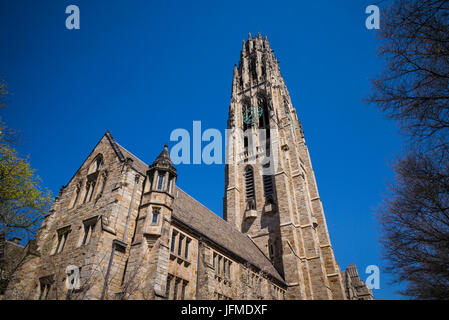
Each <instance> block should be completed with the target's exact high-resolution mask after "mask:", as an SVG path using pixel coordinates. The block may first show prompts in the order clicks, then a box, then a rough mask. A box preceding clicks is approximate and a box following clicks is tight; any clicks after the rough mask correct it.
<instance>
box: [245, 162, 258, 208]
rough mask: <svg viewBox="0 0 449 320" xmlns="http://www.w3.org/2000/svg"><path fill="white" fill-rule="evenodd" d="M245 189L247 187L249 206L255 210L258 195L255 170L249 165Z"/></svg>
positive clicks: (246, 170) (246, 172)
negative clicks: (255, 186)
mask: <svg viewBox="0 0 449 320" xmlns="http://www.w3.org/2000/svg"><path fill="white" fill-rule="evenodd" d="M245 189H246V202H247V204H248V206H249V208H248V209H249V210H254V209H256V208H255V205H256V196H255V190H254V171H253V168H252V167H250V166H247V167H246V168H245Z"/></svg>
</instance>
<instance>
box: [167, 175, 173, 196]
mask: <svg viewBox="0 0 449 320" xmlns="http://www.w3.org/2000/svg"><path fill="white" fill-rule="evenodd" d="M172 181H173V177H171V176H170V177H169V178H168V182H167V192H168V193H170V191H171V184H172Z"/></svg>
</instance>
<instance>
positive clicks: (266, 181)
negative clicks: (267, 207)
mask: <svg viewBox="0 0 449 320" xmlns="http://www.w3.org/2000/svg"><path fill="white" fill-rule="evenodd" d="M262 178H263V189H264V193H265V198H266V199H267V200H268V199H272V195H273V179H272V176H271V175H264V176H262ZM267 202H268V201H267Z"/></svg>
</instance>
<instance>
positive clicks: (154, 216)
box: [151, 208, 159, 225]
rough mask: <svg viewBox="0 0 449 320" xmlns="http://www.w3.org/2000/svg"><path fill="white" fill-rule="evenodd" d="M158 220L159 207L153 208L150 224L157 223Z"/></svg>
mask: <svg viewBox="0 0 449 320" xmlns="http://www.w3.org/2000/svg"><path fill="white" fill-rule="evenodd" d="M158 220H159V208H154V209H153V219H152V220H151V224H153V225H157V223H158Z"/></svg>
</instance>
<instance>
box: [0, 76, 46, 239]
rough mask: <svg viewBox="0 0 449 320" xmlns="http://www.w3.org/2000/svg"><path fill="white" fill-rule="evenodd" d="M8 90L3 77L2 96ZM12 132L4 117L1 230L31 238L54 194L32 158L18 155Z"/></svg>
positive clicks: (0, 139)
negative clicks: (31, 163)
mask: <svg viewBox="0 0 449 320" xmlns="http://www.w3.org/2000/svg"><path fill="white" fill-rule="evenodd" d="M6 94H7V90H6V84H5V83H4V81H0V97H1V96H4V95H6ZM2 100H3V99H2ZM2 106H4V104H3V103H2V101H0V107H2ZM8 132H9V130H8V128H7V127H6V126H5V125H4V123H3V122H2V121H1V119H0V232H5V234H7V235H8V234H14V235H15V236H22V237H23V236H27V237H28V238H30V237H31V236H32V235H33V234H34V233H35V232H36V230H37V229H38V227H39V225H40V222H41V221H42V218H43V216H44V215H45V214H46V213H47V212H48V210H49V206H50V204H51V202H52V197H51V193H50V191H48V190H43V189H42V188H41V187H40V186H39V183H40V182H41V179H40V178H39V177H38V176H37V175H36V174H35V170H33V169H31V167H30V164H29V161H28V158H20V157H19V156H18V154H17V152H16V150H15V149H14V148H13V147H12V139H11V137H10V135H9V134H8Z"/></svg>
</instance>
